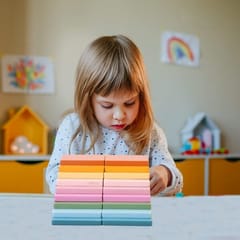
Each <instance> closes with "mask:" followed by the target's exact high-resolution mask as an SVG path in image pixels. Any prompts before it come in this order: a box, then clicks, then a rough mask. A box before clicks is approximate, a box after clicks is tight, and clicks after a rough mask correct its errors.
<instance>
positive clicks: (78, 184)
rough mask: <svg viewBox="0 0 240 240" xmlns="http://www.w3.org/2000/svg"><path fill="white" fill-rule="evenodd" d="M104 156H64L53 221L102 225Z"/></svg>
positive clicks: (69, 223)
mask: <svg viewBox="0 0 240 240" xmlns="http://www.w3.org/2000/svg"><path fill="white" fill-rule="evenodd" d="M103 173H104V156H102V155H68V156H64V157H63V158H62V159H61V162H60V166H59V172H58V178H57V182H56V191H55V198H54V200H55V202H54V208H53V214H52V224H54V225H101V224H102V189H103Z"/></svg>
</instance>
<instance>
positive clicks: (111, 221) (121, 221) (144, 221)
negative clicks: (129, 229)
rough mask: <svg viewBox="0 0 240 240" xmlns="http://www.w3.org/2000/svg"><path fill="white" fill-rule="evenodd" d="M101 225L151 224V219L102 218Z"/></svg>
mask: <svg viewBox="0 0 240 240" xmlns="http://www.w3.org/2000/svg"><path fill="white" fill-rule="evenodd" d="M102 224H103V225H109V226H110V225H111V226H152V219H139V218H134V219H129V218H124V219H116V218H103V219H102Z"/></svg>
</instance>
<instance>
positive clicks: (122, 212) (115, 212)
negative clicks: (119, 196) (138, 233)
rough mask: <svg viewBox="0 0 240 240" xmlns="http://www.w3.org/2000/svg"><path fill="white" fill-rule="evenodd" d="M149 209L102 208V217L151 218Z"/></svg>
mask: <svg viewBox="0 0 240 240" xmlns="http://www.w3.org/2000/svg"><path fill="white" fill-rule="evenodd" d="M151 217H152V215H151V210H138V209H130V210H129V209H103V211H102V218H103V219H104V218H118V219H120V218H129V219H130V218H140V219H144V218H145V219H146V218H147V219H151Z"/></svg>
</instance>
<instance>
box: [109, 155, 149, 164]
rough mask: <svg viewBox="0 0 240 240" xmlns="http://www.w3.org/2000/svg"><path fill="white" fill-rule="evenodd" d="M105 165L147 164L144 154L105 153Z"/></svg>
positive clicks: (146, 157)
mask: <svg viewBox="0 0 240 240" xmlns="http://www.w3.org/2000/svg"><path fill="white" fill-rule="evenodd" d="M105 166H149V160H148V156H144V155H105Z"/></svg>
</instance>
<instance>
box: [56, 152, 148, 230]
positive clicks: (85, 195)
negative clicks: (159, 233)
mask: <svg viewBox="0 0 240 240" xmlns="http://www.w3.org/2000/svg"><path fill="white" fill-rule="evenodd" d="M52 224H53V225H122V226H151V225H152V217H151V195H150V182H149V167H148V158H147V157H146V156H139V155H138V156H135V155H129V156H128V155H126V156H118V155H106V156H104V155H67V156H63V157H62V159H61V161H60V166H59V172H58V178H57V182H56V191H55V195H54V206H53V211H52Z"/></svg>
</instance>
